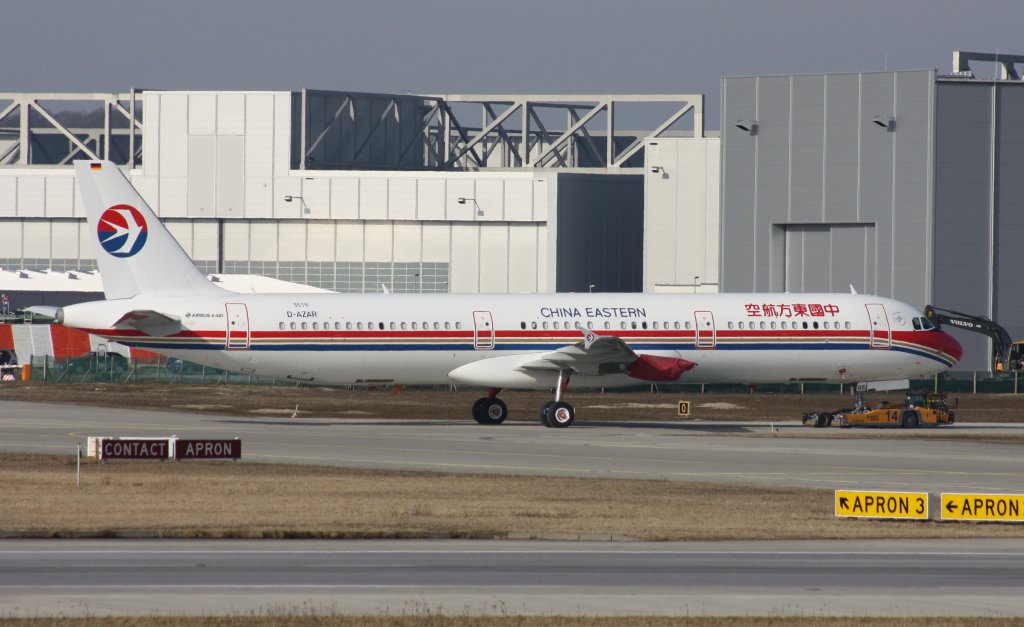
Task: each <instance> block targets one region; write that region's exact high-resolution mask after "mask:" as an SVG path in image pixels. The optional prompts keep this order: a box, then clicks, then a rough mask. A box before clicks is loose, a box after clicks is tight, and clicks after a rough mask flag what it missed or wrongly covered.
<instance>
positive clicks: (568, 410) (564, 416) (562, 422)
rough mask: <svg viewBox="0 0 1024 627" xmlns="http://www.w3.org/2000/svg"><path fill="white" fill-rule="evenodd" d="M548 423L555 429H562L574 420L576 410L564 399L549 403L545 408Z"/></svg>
mask: <svg viewBox="0 0 1024 627" xmlns="http://www.w3.org/2000/svg"><path fill="white" fill-rule="evenodd" d="M547 416H548V424H549V425H550V426H552V427H555V428H557V429H564V428H566V427H568V426H569V425H571V424H572V423H573V421H574V420H576V410H575V409H573V407H572V405H570V404H569V403H566V402H565V401H558V402H556V403H551V406H550V407H548V410H547Z"/></svg>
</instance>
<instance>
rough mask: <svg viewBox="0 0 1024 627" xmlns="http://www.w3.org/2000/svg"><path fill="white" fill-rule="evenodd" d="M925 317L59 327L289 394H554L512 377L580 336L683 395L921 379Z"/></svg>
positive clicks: (495, 305) (776, 305) (791, 312)
mask: <svg viewBox="0 0 1024 627" xmlns="http://www.w3.org/2000/svg"><path fill="white" fill-rule="evenodd" d="M132 311H156V312H160V313H161V314H163V315H165V316H170V317H174V318H177V319H178V320H179V321H180V328H179V329H175V331H174V332H173V333H167V334H157V335H153V334H146V333H143V332H141V331H138V330H136V329H133V328H125V327H124V326H123V325H122V326H120V328H114V324H115V322H116V321H118V320H119V319H121V317H122V316H123V315H124V314H126V313H128V312H132ZM921 317H922V314H921V313H920V312H918V311H916V310H915V309H914V308H912V307H910V306H909V305H906V304H904V303H901V302H898V301H895V300H891V299H887V298H878V297H874V296H865V295H858V294H692V295H686V294H679V295H668V294H512V295H504V294H495V295H491V294H438V295H422V294H380V295H348V294H302V295H294V294H233V293H228V292H225V293H224V295H223V297H220V296H210V295H204V296H189V297H160V296H140V297H135V298H132V299H122V300H109V301H99V302H94V303H83V304H80V305H72V306H69V307H65V308H64V311H63V321H64V323H65V324H67V325H68V326H72V327H76V328H80V329H83V330H87V331H89V332H91V333H95V334H97V335H101V336H104V337H107V338H109V339H111V340H115V341H118V342H122V343H124V344H127V345H129V346H136V347H139V348H143V349H147V350H150V351H154V352H157V353H161V354H164V355H168V356H172V357H177V358H180V359H184V360H188V361H191V362H195V363H199V364H205V365H208V366H213V367H217V368H223V369H226V370H232V371H237V372H243V373H250V374H254V375H260V376H268V377H274V378H278V379H283V380H293V381H304V382H310V383H317V384H323V385H347V384H355V385H385V384H392V383H395V384H440V383H453V382H454V383H464V384H471V385H481V386H487V387H511V388H550V387H552V386H553V385H554V384H555V375H553V374H551V373H550V372H547V371H544V370H538V369H531V368H523V367H519V366H520V365H522V364H525V363H526V362H527V361H529V360H531V359H533V358H535V357H536V356H538V355H539V354H543V353H549V352H551V351H555V350H557V349H559V348H563V347H565V346H567V345H571V344H576V343H578V342H580V341H581V340H582V339H583V332H581V331H580V329H584V330H592V331H593V332H594V333H595V334H597V335H599V336H617V337H619V338H621V339H622V340H623V341H624V342H625V343H627V344H628V345H629V347H630V348H631V349H632V350H633V351H635V352H636V353H637V354H649V355H657V356H665V357H673V358H677V359H683V360H687V361H689V362H693V363H695V364H697V366H696V367H694V368H693V369H691V370H689V371H688V372H685V373H683V374H682V375H681V376H680V377H679V379H678V382H681V383H712V382H735V383H785V382H810V381H822V382H826V381H827V382H839V381H849V382H861V381H881V380H892V379H905V378H914V377H922V376H927V375H931V374H934V373H937V372H941V371H944V370H946V369H947V368H949V367H950V366H951V365H953V364H954V363H956V361H957V360H958V359H959V358H960V356H961V349H960V346H959V344H957V343H956V340H954V339H953V338H952V337H950V336H948V335H947V334H945V333H943V332H942V331H938V330H933V329H930V328H927V327H922V326H921V325H919V324H917V323H918V320H920V318H921ZM915 326H917V328H915ZM517 356H518V357H517ZM496 358H497V359H496ZM471 364H475V365H471ZM456 369H458V372H456V373H453V371H454V370H456ZM642 382H643V380H638V379H636V378H633V377H631V376H629V375H627V374H625V373H616V374H608V375H601V376H576V377H575V378H574V379H573V384H574V385H593V386H615V385H633V384H637V383H642Z"/></svg>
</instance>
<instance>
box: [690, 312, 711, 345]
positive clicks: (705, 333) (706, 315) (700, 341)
mask: <svg viewBox="0 0 1024 627" xmlns="http://www.w3.org/2000/svg"><path fill="white" fill-rule="evenodd" d="M693 318H694V321H695V322H696V323H697V348H714V347H715V317H714V315H712V313H711V312H710V311H695V312H693Z"/></svg>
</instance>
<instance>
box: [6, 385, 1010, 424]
mask: <svg viewBox="0 0 1024 627" xmlns="http://www.w3.org/2000/svg"><path fill="white" fill-rule="evenodd" d="M480 396H482V392H481V391H480V390H471V389H470V390H459V391H449V390H437V389H407V390H405V391H403V392H401V393H399V394H393V393H392V391H391V390H388V389H380V390H376V391H370V390H365V389H355V390H349V389H342V388H322V387H301V388H300V387H288V386H274V387H270V386H258V385H180V384H174V385H169V384H131V385H117V384H106V383H75V384H64V383H62V384H53V383H40V382H28V383H21V382H19V383H16V384H6V385H2V386H0V401H3V400H18V401H36V402H48V403H74V404H82V405H95V406H101V407H135V408H140V409H141V408H150V409H161V410H173V411H185V412H201V413H211V414H228V415H254V414H255V415H266V414H261V413H260V412H264V411H265V410H267V409H270V410H278V411H279V412H280V413H279V414H276V415H277V416H278V417H280V416H288V415H290V414H291V412H292V411H293V410H294V408H295V406H296V405H298V406H299V415H300V417H302V418H317V417H325V418H369V417H373V418H416V419H460V420H466V421H467V422H469V421H471V420H472V419H471V418H470V411H469V410H470V407H471V405H472V404H473V401H474V400H476V399H477V398H479V397H480ZM501 398H503V399H504V400H505V402H506V403H508V406H509V411H510V419H511V420H529V421H531V422H532V421H536V420H537V410H538V408H540V406H541V405H542V404H543V403H544V402H546V401H549V400H551V394H550V393H549V392H542V391H533V392H528V391H515V390H512V391H509V392H506V393H503V394H502V395H501ZM958 398H959V401H960V408H959V410H958V412H957V416H958V420H959V421H960V422H1024V403H1022V402H1021V397H1020V396H1014V395H1012V394H979V395H970V394H961V395H958ZM882 399H887V400H889V401H890V402H892V403H894V404H900V403H902V402H903V395H901V394H889V395H882V394H871V395H869V400H870V401H871V402H877V401H879V400H882ZM567 400H569V401H571V402H572V403H573V404H574V405H576V408H577V410H578V418H579V419H580V420H581V421H596V420H625V421H666V420H679V419H680V418H679V416H678V415H677V402H678V401H679V400H689V401H691V407H692V410H691V411H692V416H691V418H690V419H691V420H702V421H719V420H764V421H769V420H775V421H780V420H799V419H800V417H801V416H802V415H803V414H804V413H805V412H809V411H822V410H835V409H838V408H840V407H849V406H851V403H852V399H851V397H850V395H849V394H847V395H844V396H841V395H839V394H838V393H833V394H807V395H800V394H769V393H760V392H759V393H757V394H697V393H689V392H686V393H681V392H668V393H659V394H651V393H649V392H629V393H624V392H613V391H609V392H608V393H605V394H601V393H597V392H589V391H580V390H575V389H571V388H570V390H569V394H568V397H567ZM826 431H828V430H826ZM835 431H838V429H837V430H835ZM819 433H820V430H819ZM917 433H927V431H920V432H917Z"/></svg>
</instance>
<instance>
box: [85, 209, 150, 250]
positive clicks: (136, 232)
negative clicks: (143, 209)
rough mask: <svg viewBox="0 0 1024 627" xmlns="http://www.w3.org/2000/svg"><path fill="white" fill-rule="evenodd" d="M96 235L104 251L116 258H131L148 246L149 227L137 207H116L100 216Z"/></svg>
mask: <svg viewBox="0 0 1024 627" xmlns="http://www.w3.org/2000/svg"><path fill="white" fill-rule="evenodd" d="M96 233H97V235H99V238H100V246H102V247H103V250H105V251H107V252H108V253H110V254H111V255H113V256H115V257H131V256H132V255H134V254H135V253H137V252H139V251H140V250H142V247H143V246H144V245H145V244H146V235H147V234H148V233H149V227H147V226H146V220H145V218H143V217H142V213H140V212H139V210H138V209H136V208H135V207H132V206H131V205H114V206H113V207H111V208H110V209H107V210H106V211H104V212H103V215H101V216H100V225H99V227H97V229H96Z"/></svg>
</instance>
